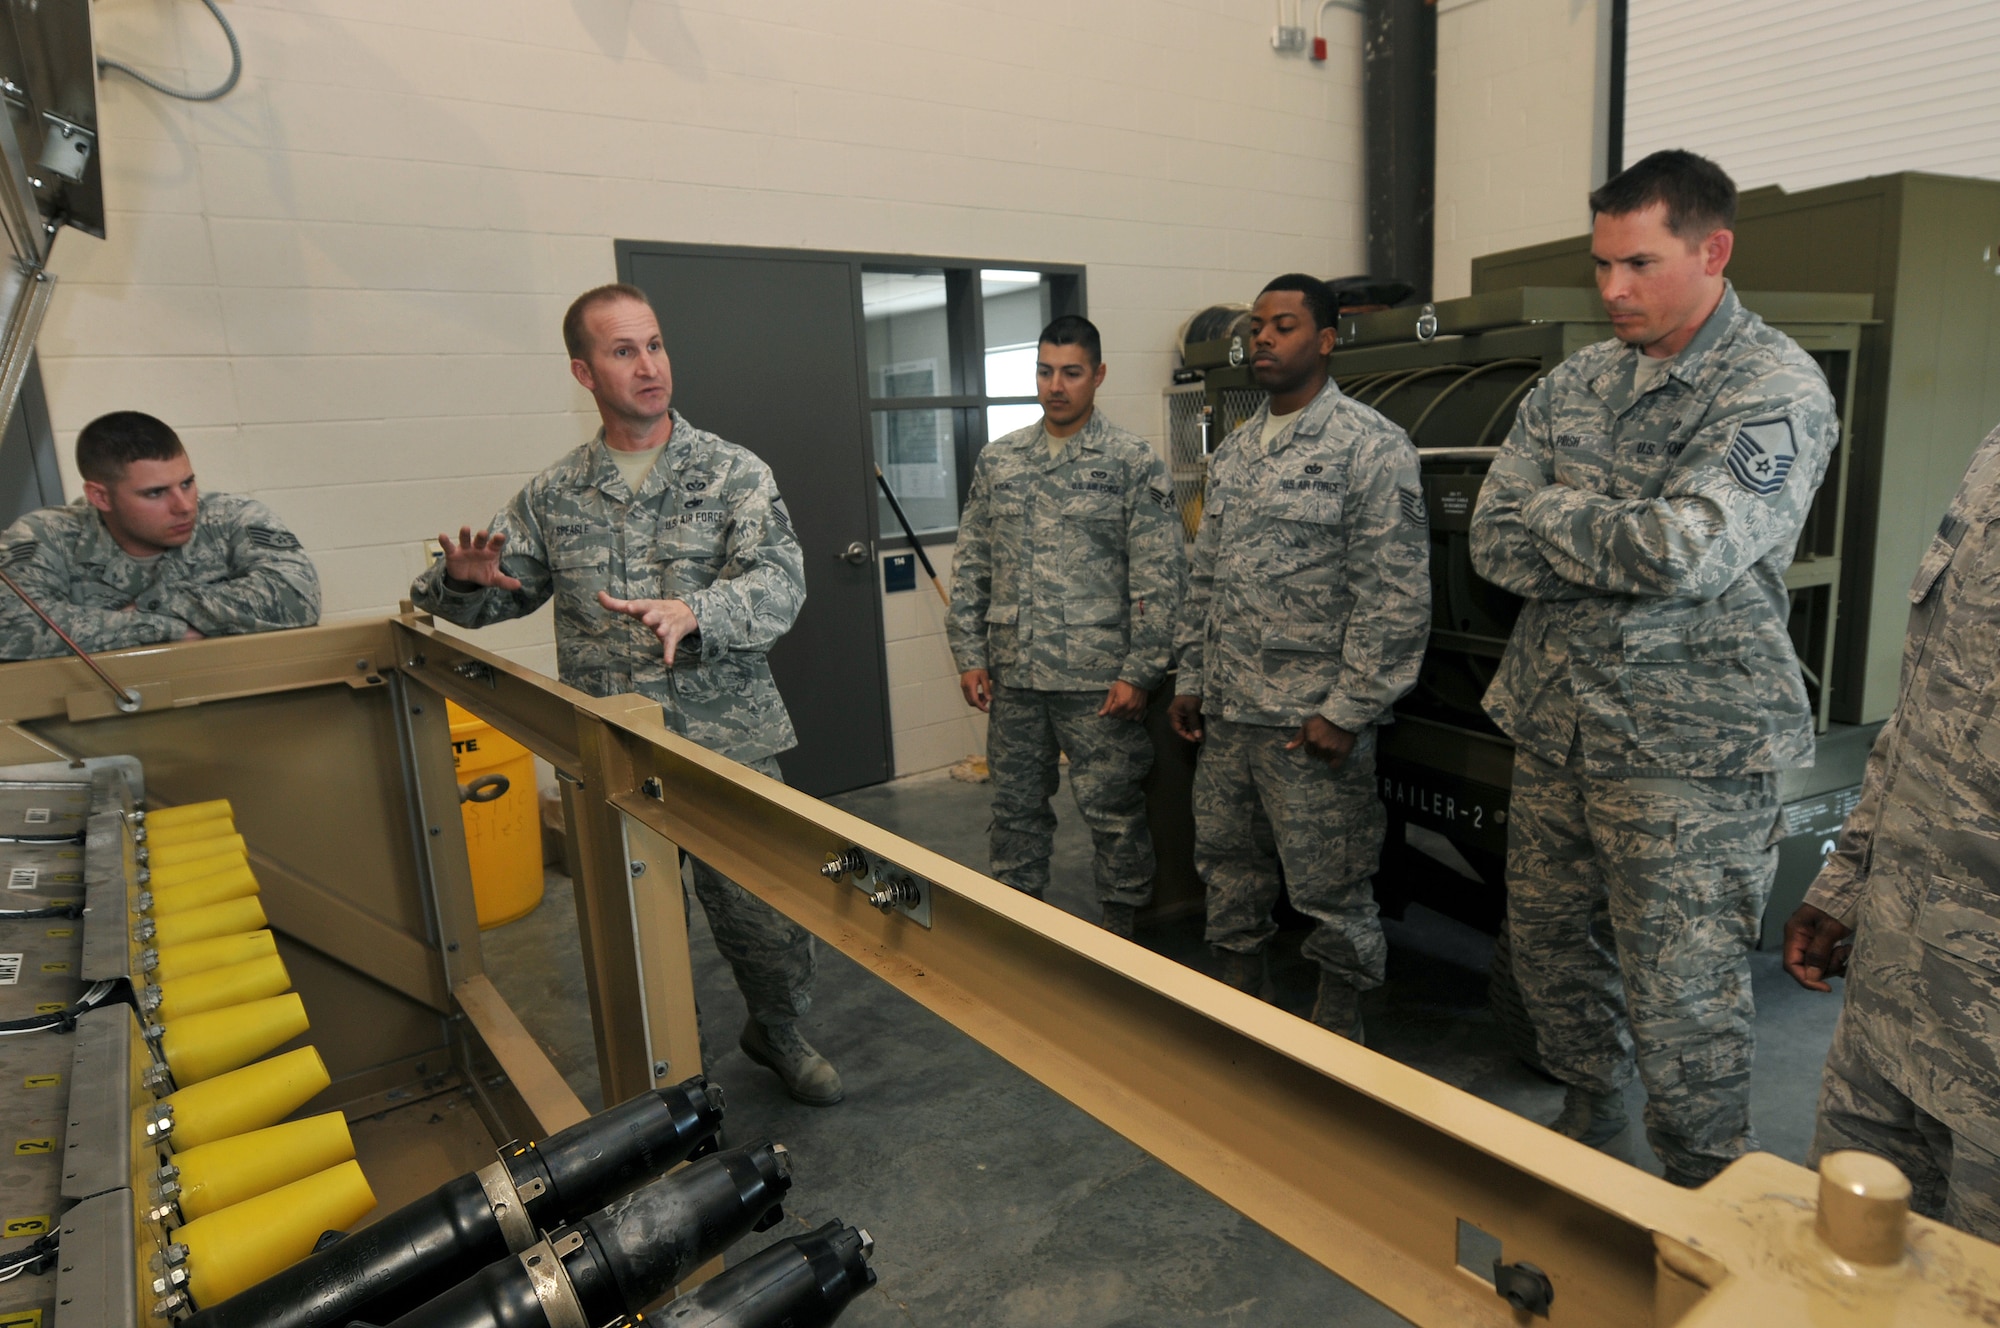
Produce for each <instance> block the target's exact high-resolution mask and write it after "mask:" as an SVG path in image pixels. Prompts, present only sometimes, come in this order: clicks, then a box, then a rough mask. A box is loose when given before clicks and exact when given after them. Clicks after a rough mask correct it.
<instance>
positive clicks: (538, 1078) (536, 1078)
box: [452, 973, 590, 1135]
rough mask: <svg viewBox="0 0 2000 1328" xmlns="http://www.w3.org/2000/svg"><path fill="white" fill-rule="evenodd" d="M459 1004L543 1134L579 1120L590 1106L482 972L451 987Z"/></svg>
mask: <svg viewBox="0 0 2000 1328" xmlns="http://www.w3.org/2000/svg"><path fill="white" fill-rule="evenodd" d="M452 995H454V996H456V997H457V998H458V1004H459V1008H461V1009H462V1010H464V1011H465V1017H466V1018H467V1019H469V1020H471V1021H472V1026H473V1028H474V1029H476V1030H477V1031H478V1033H479V1038H480V1040H481V1041H482V1042H484V1043H485V1044H486V1049H487V1050H488V1051H490V1052H492V1053H493V1059H494V1060H496V1061H498V1062H499V1064H500V1068H501V1070H502V1071H503V1072H504V1073H505V1074H506V1076H507V1078H508V1080H509V1081H510V1082H512V1084H513V1085H514V1091H515V1092H516V1093H518V1094H520V1096H521V1100H522V1101H523V1102H524V1103H526V1104H527V1107H528V1110H529V1111H530V1112H532V1113H533V1114H534V1117H535V1123H536V1125H537V1126H538V1127H539V1128H540V1131H541V1133H542V1134H543V1135H550V1134H554V1133H555V1132H556V1131H557V1130H561V1129H565V1128H567V1127H568V1126H571V1125H574V1124H576V1123H577V1122H578V1121H580V1120H584V1119H585V1118H587V1117H588V1116H589V1115H590V1111H589V1110H588V1109H587V1108H586V1107H585V1106H584V1105H583V1103H582V1101H581V1100H579V1099H578V1097H577V1095H576V1093H575V1091H574V1090H572V1089H571V1088H570V1086H569V1083H568V1081H566V1080H565V1079H564V1078H563V1077H562V1073H561V1072H560V1071H559V1070H557V1069H556V1067H555V1066H554V1065H553V1064H551V1063H550V1061H549V1058H548V1056H547V1055H545V1054H544V1053H543V1051H542V1048H541V1045H540V1044H539V1043H537V1042H536V1041H535V1039H534V1035H533V1034H531V1033H529V1032H528V1030H527V1028H526V1027H524V1026H523V1025H522V1023H521V1020H520V1017H519V1016H518V1015H516V1014H515V1013H514V1010H513V1007H512V1006H510V1005H508V1004H507V1002H506V1000H505V999H504V998H503V997H502V996H501V995H500V993H499V991H497V990H496V989H495V988H494V986H493V980H492V979H491V978H489V977H487V976H486V975H485V974H484V973H481V974H479V975H478V976H476V977H470V978H467V979H466V980H465V981H463V982H461V983H459V984H458V986H456V987H454V988H453V989H452Z"/></svg>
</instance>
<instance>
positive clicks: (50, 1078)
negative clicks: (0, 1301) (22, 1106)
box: [0, 1074, 62, 1328]
mask: <svg viewBox="0 0 2000 1328" xmlns="http://www.w3.org/2000/svg"><path fill="white" fill-rule="evenodd" d="M61 1082H62V1076H61V1075H59V1074H31V1075H29V1076H28V1077H27V1078H26V1079H23V1080H22V1081H21V1087H23V1088H54V1087H55V1086H56V1085H57V1084H59V1083H61ZM0 1328H5V1326H4V1325H0Z"/></svg>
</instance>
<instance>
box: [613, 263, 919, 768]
mask: <svg viewBox="0 0 2000 1328" xmlns="http://www.w3.org/2000/svg"><path fill="white" fill-rule="evenodd" d="M618 267H619V271H620V273H621V274H622V276H623V277H624V279H625V280H626V281H629V282H631V283H632V284H633V285H635V286H637V287H639V288H640V289H641V290H643V291H645V292H646V294H647V295H649V296H650V297H651V298H652V301H653V305H654V307H655V308H657V309H658V310H659V313H660V330H661V332H662V333H663V334H664V335H665V337H666V344H667V355H668V356H669V358H671V359H672V361H673V366H674V405H675V406H676V407H677V408H678V409H679V410H680V412H681V413H682V414H683V415H685V416H687V418H688V419H689V420H690V421H691V422H693V423H694V424H697V425H699V426H701V427H702V428H704V429H708V430H710V431H712V432H714V433H718V434H720V435H722V436H723V437H724V438H727V439H728V440H729V441H731V442H733V443H738V444H741V445H742V446H744V447H747V448H749V449H750V450H751V451H753V452H755V453H756V454H757V455H758V456H760V457H762V458H763V459H764V460H765V461H766V462H767V463H769V465H770V467H771V469H772V471H774V472H775V473H776V475H777V478H778V489H779V491H780V492H781V493H783V494H784V495H785V505H786V507H788V508H789V509H790V510H791V513H792V523H793V525H794V526H796V527H797V529H798V533H799V543H800V545H801V546H803V548H804V550H805V564H806V606H805V611H804V612H803V613H801V614H800V615H799V621H798V623H797V625H796V626H794V627H793V628H792V630H791V632H790V634H788V635H787V636H786V637H785V639H784V640H782V641H780V642H779V643H778V646H777V648H776V649H774V650H772V652H771V671H772V672H773V673H774V674H776V675H777V679H778V687H779V690H780V691H782V692H783V693H784V696H785V704H786V705H787V706H788V707H789V708H790V710H791V712H792V722H793V724H794V725H795V726H797V728H798V732H799V745H798V746H797V747H796V748H794V749H793V750H792V751H789V752H786V753H785V754H784V756H782V757H781V758H779V759H780V761H781V763H782V764H783V766H784V769H785V778H786V780H788V781H789V782H790V783H791V784H793V785H794V786H796V787H798V788H801V789H804V790H805V791H806V792H808V793H812V794H816V795H822V796H823V795H825V794H829V793H838V792H841V791H842V790H844V789H851V788H859V787H861V786H862V785H864V784H879V783H881V782H882V781H883V780H885V779H887V778H889V776H890V774H891V773H892V771H893V768H894V766H893V754H892V749H891V745H890V736H889V686H888V661H887V658H886V656H885V649H884V646H883V640H882V600H881V595H880V592H879V591H878V590H877V589H876V586H875V578H876V576H877V572H876V570H875V569H876V558H875V552H874V539H873V523H874V521H875V494H874V482H875V481H874V471H873V470H872V469H871V466H872V464H873V458H872V456H871V454H870V452H869V445H868V438H867V436H866V435H865V433H864V432H863V427H864V426H863V421H864V420H865V419H866V415H865V414H864V412H863V410H862V398H861V391H862V383H863V381H864V372H865V371H864V369H863V366H862V364H861V350H860V345H859V340H858V338H857V336H856V331H855V329H856V325H857V322H858V320H859V308H860V297H859V294H858V293H857V291H856V289H855V277H854V267H853V265H852V264H851V263H848V262H845V261H840V260H827V259H816V258H809V257H804V256H801V257H798V258H790V257H785V256H782V255H778V256H773V255H768V254H755V255H751V254H746V253H743V252H741V251H738V252H734V253H732V252H729V251H727V250H715V249H707V250H703V249H696V248H683V247H681V246H675V245H657V246H654V245H644V244H633V243H621V244H620V245H619V246H618ZM857 545H858V546H859V548H858V550H857V549H856V546H857ZM851 551H852V553H853V555H854V556H853V557H850V556H849V555H850V552H851Z"/></svg>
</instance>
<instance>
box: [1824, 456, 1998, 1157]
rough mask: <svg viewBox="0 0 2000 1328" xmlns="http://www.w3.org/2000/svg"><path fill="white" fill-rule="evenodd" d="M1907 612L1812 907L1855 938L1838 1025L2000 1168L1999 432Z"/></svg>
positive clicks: (1945, 526)
mask: <svg viewBox="0 0 2000 1328" xmlns="http://www.w3.org/2000/svg"><path fill="white" fill-rule="evenodd" d="M1910 604H1911V609H1910V630H1909V635H1908V636H1907V637H1906V638H1905V639H1904V642H1903V675H1902V688H1901V692H1900V695H1899V696H1898V698H1897V702H1896V711H1895V713H1894V714H1893V715H1891V716H1890V717H1889V722H1888V723H1887V724H1886V725H1884V726H1883V728H1882V732H1881V733H1880V734H1879V735H1878V736H1877V737H1876V740H1875V748H1874V750H1873V751H1872V752H1870V753H1869V756H1868V772H1867V774H1866V776H1865V777H1864V778H1863V781H1862V785H1861V802H1860V804H1859V805H1858V806H1856V807H1855V809H1854V810H1853V811H1852V812H1851V813H1849V814H1848V817H1847V825H1846V827H1845V828H1844V829H1843V830H1842V831H1841V835H1840V841H1839V846H1838V848H1837V849H1836V850H1835V851H1834V854H1833V856H1832V857H1830V858H1829V859H1828V860H1827V862H1826V865H1825V866H1824V867H1822V868H1821V869H1820V873H1819V877H1818V878H1817V879H1816V880H1815V881H1814V882H1813V885H1812V889H1811V890H1810V891H1809V892H1807V894H1806V902H1807V903H1809V904H1812V905H1814V906H1815V907H1817V908H1821V909H1824V910H1825V911H1826V912H1828V913H1830V914H1832V915H1833V916H1834V917H1836V918H1839V919H1841V920H1842V921H1845V922H1847V923H1848V924H1849V925H1851V926H1853V927H1854V928H1855V930H1856V936H1855V952H1854V957H1853V959H1852V960H1851V961H1850V963H1849V965H1848V971H1849V977H1848V982H1847V993H1846V998H1845V1004H1844V1006H1843V1007H1842V1011H1841V1019H1842V1020H1843V1021H1844V1022H1845V1023H1846V1025H1847V1029H1848V1031H1849V1032H1852V1033H1854V1034H1856V1035H1857V1036H1859V1037H1860V1039H1861V1041H1862V1042H1863V1044H1864V1045H1865V1046H1867V1047H1868V1049H1869V1050H1870V1052H1871V1053H1872V1055H1871V1056H1870V1060H1871V1061H1872V1062H1873V1064H1874V1065H1875V1066H1876V1068H1878V1069H1879V1070H1880V1071H1881V1072H1882V1073H1883V1074H1884V1075H1885V1076H1886V1077H1887V1078H1888V1079H1889V1080H1890V1082H1892V1083H1894V1084H1895V1085H1896V1086H1897V1087H1898V1088H1899V1089H1901V1090H1902V1091H1903V1092H1904V1093H1905V1094H1907V1095H1908V1096H1909V1097H1910V1098H1911V1099H1912V1100H1913V1101H1915V1102H1916V1104H1917V1105H1918V1106H1920V1107H1922V1108H1923V1109H1924V1110H1925V1111H1927V1112H1929V1113H1930V1114H1931V1115H1933V1116H1936V1117H1937V1118H1938V1119H1939V1120H1942V1121H1943V1122H1945V1123H1946V1124H1947V1125H1949V1126H1950V1127H1951V1128H1952V1129H1953V1130H1955V1131H1957V1132H1959V1133H1961V1134H1963V1135H1965V1136H1966V1137H1968V1138H1970V1139H1972V1140H1973V1141H1974V1142H1975V1143H1977V1144H1979V1145H1980V1146H1981V1147H1982V1148H1985V1149H1987V1150H1988V1151H1990V1152H1995V1153H2000V1118H1996V1117H1995V1115H1994V1105H1993V1104H1994V1102H1995V1101H1996V1099H2000V720H1996V719H1995V717H1994V701H1995V698H1996V697H2000V430H1995V431H1994V432H1993V433H1992V434H1990V435H1988V436H1987V438H1986V441H1985V442H1984V443H1982V444H1980V447H1979V450H1978V451H1977V452H1975V453H1974V454H1973V458H1972V465H1971V466H1970V468H1968V469H1967V471H1966V473H1965V480H1964V482H1963V483H1962V484H1961V485H1960V486H1959V490H1958V494H1957V496H1956V497H1954V498H1953V499H1952V501H1951V506H1950V508H1949V509H1948V510H1947V511H1946V512H1945V516H1944V520H1943V522H1942V523H1940V524H1939V526H1938V532H1937V536H1936V538H1935V539H1933V540H1932V541H1931V546H1930V549H1929V551H1928V552H1927V553H1926V554H1925V555H1924V559H1923V561H1922V563H1920V564H1919V565H1918V568H1917V576H1916V580H1915V581H1914V582H1913V583H1912V584H1911V586H1910Z"/></svg>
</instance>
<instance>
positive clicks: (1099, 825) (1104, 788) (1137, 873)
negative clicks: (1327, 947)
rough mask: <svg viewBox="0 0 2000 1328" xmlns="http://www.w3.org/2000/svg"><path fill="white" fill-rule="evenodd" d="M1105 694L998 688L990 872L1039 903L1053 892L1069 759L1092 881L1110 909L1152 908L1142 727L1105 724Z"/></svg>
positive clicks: (989, 760)
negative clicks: (1052, 858) (1060, 793)
mask: <svg viewBox="0 0 2000 1328" xmlns="http://www.w3.org/2000/svg"><path fill="white" fill-rule="evenodd" d="M1103 704H1104V693H1103V692H1038V691H1031V690H1029V689H1026V688H1021V687H1008V686H1005V685H1002V684H996V685H995V686H994V688H993V709H992V711H991V713H990V715H989V716H988V722H987V726H986V764H987V768H988V769H989V770H991V771H992V774H993V824H992V827H991V829H990V835H991V840H990V843H991V852H992V860H993V875H994V877H995V878H996V879H997V880H1000V881H1004V882H1006V883H1007V884H1008V885H1011V886H1013V887H1014V888H1015V889H1016V890H1021V891H1024V892H1025V893H1027V894H1031V895H1033V896H1035V898H1037V899H1039V898H1041V897H1042V894H1043V892H1045V891H1046V890H1047V889H1048V888H1049V855H1050V854H1051V853H1052V852H1053V851H1054V847H1055V834H1056V814H1055V811H1054V809H1053V808H1052V807H1051V806H1050V805H1049V801H1050V799H1051V798H1053V797H1055V794H1056V789H1057V788H1058V787H1059V785H1060V779H1061V772H1060V770H1059V769H1058V757H1059V756H1060V754H1061V753H1062V752H1068V753H1069V786H1070V792H1072V793H1074V794H1075V795H1076V807H1077V810H1078V811H1080V812H1082V813H1083V819H1084V822H1085V824H1087V825H1088V826H1089V827H1090V839H1091V843H1092V845H1093V846H1094V848H1095V850H1096V851H1095V853H1094V854H1093V856H1092V875H1093V876H1094V877H1095V880H1096V884H1097V897H1098V899H1099V900H1101V901H1103V902H1106V903H1120V904H1134V905H1142V904H1148V903H1151V902H1152V899H1153V873H1154V871H1155V863H1154V860H1153V836H1152V832H1151V831H1149V830H1148V829H1147V828H1146V794H1145V792H1144V790H1142V789H1141V788H1140V787H1139V786H1140V783H1141V781H1143V780H1144V779H1145V778H1146V775H1147V772H1149V771H1150V770H1152V768H1153V739H1152V735H1151V734H1149V733H1147V732H1146V724H1145V721H1144V720H1134V719H1105V718H1102V717H1101V716H1099V715H1098V713H1097V711H1098V708H1099V707H1100V706H1102V705H1103Z"/></svg>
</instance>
